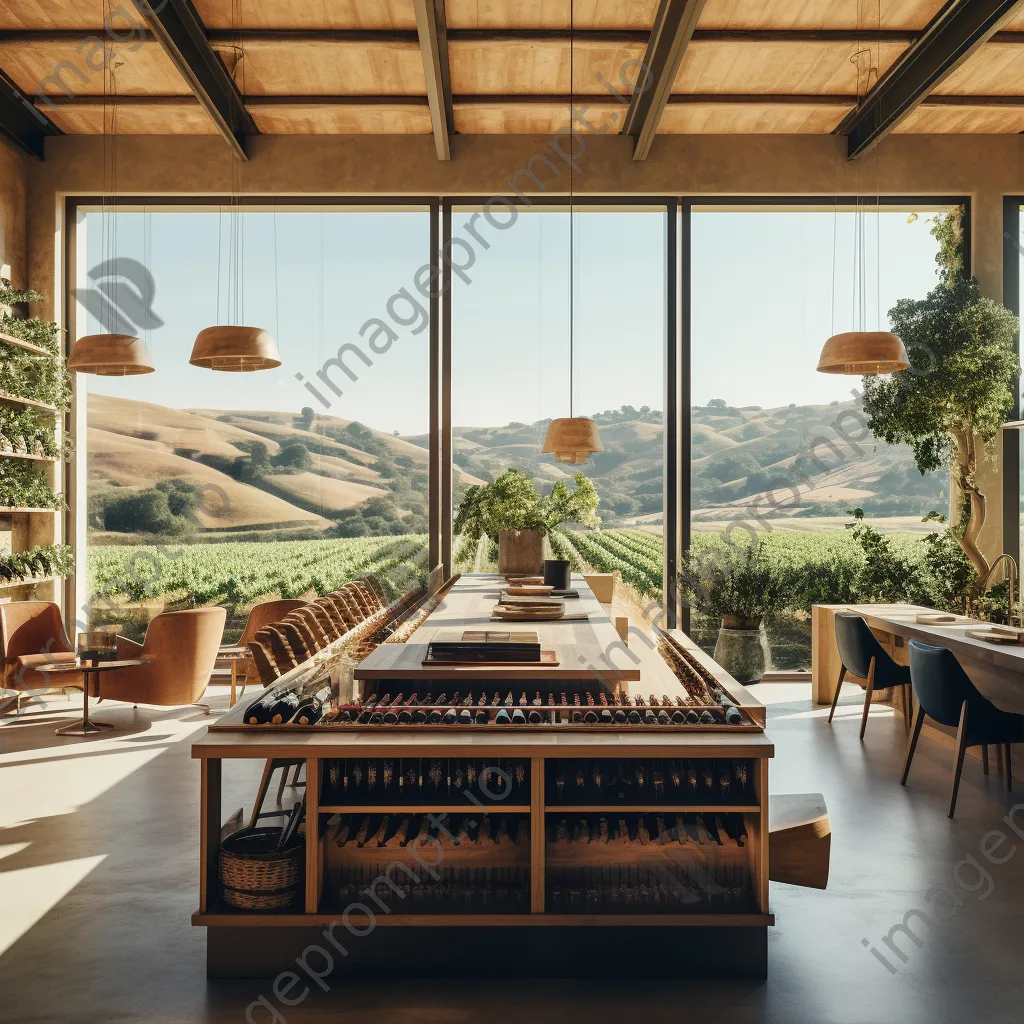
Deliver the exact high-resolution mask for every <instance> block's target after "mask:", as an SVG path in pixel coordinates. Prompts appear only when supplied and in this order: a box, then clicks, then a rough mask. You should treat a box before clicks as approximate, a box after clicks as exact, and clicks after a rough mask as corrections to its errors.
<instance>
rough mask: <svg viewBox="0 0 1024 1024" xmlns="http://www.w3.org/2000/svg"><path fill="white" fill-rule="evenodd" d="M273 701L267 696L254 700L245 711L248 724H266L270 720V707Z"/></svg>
mask: <svg viewBox="0 0 1024 1024" xmlns="http://www.w3.org/2000/svg"><path fill="white" fill-rule="evenodd" d="M272 707H273V702H272V701H268V700H267V699H266V698H260V699H259V700H254V701H253V702H252V704H250V705H249V708H248V710H247V711H246V712H245V722H246V725H266V724H267V722H269V721H270V709H271V708H272Z"/></svg>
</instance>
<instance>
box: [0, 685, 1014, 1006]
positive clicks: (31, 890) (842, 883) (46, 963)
mask: <svg viewBox="0 0 1024 1024" xmlns="http://www.w3.org/2000/svg"><path fill="white" fill-rule="evenodd" d="M849 690H850V693H849V695H848V696H847V695H846V694H845V693H844V696H843V699H842V704H841V708H840V711H839V713H838V714H837V719H836V722H835V723H834V725H833V726H831V727H830V726H829V725H828V723H827V720H826V718H827V708H826V709H824V710H822V709H815V708H812V707H811V705H810V703H809V701H808V700H807V699H801V698H805V697H806V695H807V694H808V688H806V687H801V686H793V685H785V684H784V685H781V686H773V687H771V688H769V687H767V686H765V687H764V688H763V690H762V696H763V697H769V696H770V697H771V698H772V700H773V701H775V703H772V704H771V706H770V720H769V730H768V731H769V735H770V736H771V738H772V739H773V740H774V741H775V744H776V758H775V761H774V762H773V765H772V770H771V788H772V791H773V792H807V791H819V790H820V791H821V792H823V793H824V794H825V797H826V800H827V803H828V807H829V811H830V813H831V818H832V829H833V841H832V877H831V882H830V885H829V889H828V891H827V892H818V891H811V890H801V889H795V888H791V887H788V886H783V885H773V887H772V909H773V910H774V912H775V914H776V916H777V921H778V923H777V925H776V927H775V928H774V929H772V930H771V934H770V979H769V981H767V982H763V983H753V982H727V983H715V984H712V983H700V982H693V981H673V979H671V978H666V979H665V980H664V981H663V982H655V983H652V982H637V983H634V982H619V981H617V980H615V977H614V974H615V967H614V965H615V957H614V950H611V949H610V950H609V951H608V980H607V981H604V982H598V983H595V982H587V983H585V984H583V983H579V982H577V983H574V982H573V981H572V980H571V979H569V980H566V981H562V982H543V983H540V982H532V981H530V980H529V979H521V978H520V979H517V978H514V977H513V978H511V979H510V980H509V981H507V982H504V983H496V982H493V981H487V982H476V983H474V982H473V981H472V980H466V981H464V982H458V983H453V982H451V981H446V982H443V983H442V982H437V983H429V982H426V983H425V982H422V981H417V982H414V983H412V982H409V983H403V982H401V981H396V982H394V983H389V984H387V985H381V984H379V983H372V984H370V983H366V984H358V983H356V984H353V983H352V982H347V983H345V984H344V985H343V986H342V985H338V986H336V987H335V988H334V989H333V990H332V991H330V992H329V993H326V994H321V995H319V997H318V998H314V997H312V996H310V998H309V999H307V1000H306V1001H305V1002H304V1003H303V1004H302V1006H301V1007H297V1008H293V1009H290V1010H288V1011H286V1012H285V1015H284V1016H283V1017H281V1016H278V1017H276V1018H275V1017H272V1016H271V1015H269V1014H268V1013H266V1012H265V1011H264V1010H262V1009H261V1008H256V1009H254V1010H251V1011H249V1019H250V1021H252V1022H254V1024H261V1022H263V1021H271V1020H276V1021H277V1022H280V1021H281V1020H287V1021H288V1022H301V1024H310V1022H319V1021H328V1020H336V1019H339V1018H340V1017H341V1016H342V1015H344V1020H345V1021H346V1022H347V1024H362V1022H370V1021H373V1022H375V1024H376V1022H381V1021H384V1022H387V1024H392V1022H394V1024H435V1022H437V1024H441V1022H445V1024H448V1022H453V1024H462V1022H470V1021H473V1022H475V1021H479V1020H486V1021H488V1022H495V1021H496V1022H505V1021H509V1022H511V1021H516V1022H520V1021H522V1020H523V1019H529V1020H530V1021H531V1024H547V1022H554V1021H564V1020H567V1019H571V1020H574V1021H577V1020H578V1021H602V1022H603V1021H608V1022H621V1021H623V1020H628V1021H640V1020H642V1021H643V1022H644V1024H661V1022H666V1024H668V1022H670V1021H671V1022H673V1024H676V1022H678V1021H680V1020H684V1021H685V1020H686V1019H689V1020H701V1021H703V1020H712V1019H713V1020H715V1021H726V1022H730V1024H746V1022H755V1021H756V1022H762V1021H763V1022H773V1024H774V1022H779V1024H782V1022H786V1024H826V1022H836V1024H840V1022H841V1024H866V1022H874V1024H889V1022H893V1024H896V1022H899V1024H918V1022H921V1024H924V1022H927V1024H945V1022H951V1024H952V1022H960V1021H971V1022H974V1024H995V1022H1001V1021H1014V1022H1017V1021H1019V1020H1020V1019H1021V1010H1020V1007H1021V1005H1022V1003H1024V991H1022V975H1021V971H1020V962H1021V955H1022V953H1024V929H1022V927H1021V922H1022V920H1024V850H1020V851H1016V852H1014V853H1013V855H1012V856H1011V857H1010V859H1009V860H1007V861H1006V862H1005V863H1003V864H1002V865H998V866H997V865H993V864H990V863H988V862H987V861H986V860H985V859H984V858H983V856H982V852H981V850H982V839H983V836H985V834H986V833H987V832H988V831H989V830H991V829H998V828H1002V830H1003V831H1004V832H1006V833H1007V835H1008V836H1009V839H1008V840H1007V842H1006V843H1005V845H1004V846H1003V847H1002V848H1000V849H999V851H998V853H999V855H1000V856H1005V855H1006V854H1007V853H1009V852H1010V851H1011V850H1016V846H1021V847H1024V838H1019V837H1018V836H1016V835H1015V834H1014V833H1013V832H1012V831H1010V830H1009V829H1008V827H1007V826H1005V825H1002V824H1001V819H1002V818H1003V817H1004V816H1005V815H1006V814H1007V813H1008V812H1009V810H1010V808H1011V807H1013V806H1014V804H1015V803H1017V802H1018V801H1019V802H1020V803H1021V804H1022V807H1021V810H1020V811H1019V812H1018V818H1017V821H1018V822H1019V823H1020V827H1021V829H1022V831H1024V793H1021V794H1020V795H1019V796H1018V797H1017V798H1016V799H1015V797H1014V795H1012V794H1007V793H1006V792H1005V791H1004V789H1003V784H1002V780H1001V779H1000V778H999V777H997V776H990V777H989V778H984V777H983V776H982V774H981V770H980V767H978V764H977V762H974V763H969V764H968V765H967V767H966V768H965V774H964V780H963V784H962V786H961V790H960V803H959V806H958V816H957V819H956V820H955V821H949V820H948V819H947V818H946V813H945V810H946V801H947V795H948V781H949V752H948V751H947V750H945V749H942V748H940V747H939V746H938V745H937V744H935V743H934V742H930V741H928V740H927V739H926V738H923V739H922V743H921V746H920V748H919V751H918V755H917V758H916V761H915V766H914V772H913V774H912V776H911V784H910V786H909V787H908V788H907V789H901V788H900V786H899V784H898V779H899V770H900V765H901V761H902V754H903V748H904V743H905V733H904V731H903V724H902V719H899V720H897V719H896V718H895V717H894V716H892V715H891V714H890V713H889V712H888V711H886V710H885V709H878V710H877V711H876V712H874V713H873V714H872V718H871V721H870V722H869V725H868V735H867V739H866V741H865V743H864V744H863V745H862V744H861V743H860V742H859V741H858V739H857V725H858V721H859V708H860V703H861V697H860V695H861V693H862V691H860V690H859V689H857V688H856V687H851V688H849ZM214 704H215V707H216V708H219V709H223V708H224V707H225V706H226V699H225V696H224V695H223V693H222V692H220V691H217V692H216V693H215V696H214ZM49 707H50V708H51V709H54V710H53V712H52V713H48V714H46V715H42V716H39V715H34V714H30V713H26V714H24V715H23V716H22V718H21V719H20V720H17V719H6V720H5V722H4V724H3V725H0V768H2V773H0V778H2V779H3V783H4V785H3V794H4V796H3V800H2V804H0V824H3V825H4V826H5V830H4V831H3V832H2V833H0V1020H2V1021H18V1022H20V1024H35V1022H40V1024H42V1022H46V1024H63V1022H76V1024H78V1022H85V1024H93V1022H97V1024H99V1022H103V1024H116V1022H121V1021H129V1020H131V1021H145V1022H147V1024H164V1022H168V1024H170V1022H174V1024H183V1022H184V1024H190V1022H241V1021H244V1020H246V1013H247V1007H249V1006H250V1004H252V1003H253V1001H254V1000H256V999H258V997H259V996H260V995H262V994H265V995H268V996H269V995H270V982H255V981H250V982H230V983H225V982H218V983H208V982H207V980H206V977H205V974H204V947H205V934H204V931H203V930H202V929H197V928H192V927H191V926H190V924H189V915H190V914H191V912H192V911H193V910H194V909H195V907H196V902H197V896H196V874H197V869H198V854H197V831H198V809H197V806H198V780H199V769H198V763H197V762H195V761H192V760H191V759H190V757H189V742H190V740H191V738H192V737H193V736H195V735H196V734H198V733H199V732H200V731H201V730H202V729H203V728H205V725H206V724H207V722H208V721H209V719H207V718H206V717H205V716H204V715H202V714H201V713H198V712H196V711H195V709H188V710H172V711H154V710H146V709H140V710H137V711H135V710H132V709H131V708H130V707H127V706H118V705H113V706H108V705H102V706H101V707H100V709H99V711H98V713H97V715H96V717H98V718H100V719H101V720H107V721H110V722H114V723H116V724H117V730H116V732H115V733H114V734H113V735H112V736H109V737H103V738H100V739H93V738H90V739H71V738H58V737H55V736H54V735H53V728H54V726H55V725H57V724H59V723H60V722H64V721H68V720H70V719H71V717H73V709H74V708H75V707H77V701H70V702H64V701H63V700H62V699H61V700H56V701H52V702H50V704H49ZM225 786H226V793H225V801H224V805H225V808H226V809H228V810H231V809H233V808H235V807H237V806H239V805H242V804H243V803H244V802H245V800H246V799H251V794H252V790H253V788H254V786H255V780H254V778H253V777H252V776H251V774H249V775H242V774H240V770H237V771H236V770H231V771H228V770H226V779H225ZM967 856H970V857H972V858H973V860H974V863H975V864H976V865H980V866H982V867H983V868H984V869H985V870H987V872H988V875H987V878H986V877H981V876H979V875H978V873H977V871H976V870H974V868H973V867H972V866H971V864H970V862H966V863H963V862H964V858H965V857H967ZM958 863H960V864H961V866H960V868H959V869H957V865H958ZM957 871H958V875H957V874H955V873H956V872H957ZM957 878H959V881H957ZM989 879H990V881H989ZM979 883H980V887H979ZM939 885H945V886H946V887H948V892H950V893H952V894H954V895H955V896H956V898H957V899H958V900H959V903H955V902H952V901H951V900H950V899H949V898H947V899H945V900H944V901H938V902H936V901H935V897H934V896H933V902H932V903H931V904H929V903H928V902H926V894H927V893H928V892H929V890H931V889H932V887H934V886H939ZM971 890H974V891H971ZM986 894H987V895H986ZM983 896H984V897H985V898H980V897H983ZM913 909H918V910H925V911H929V912H930V914H931V916H932V918H933V919H934V918H935V910H938V912H939V914H940V915H943V916H946V917H949V918H950V919H949V920H948V921H945V922H943V923H941V924H940V925H938V926H937V928H936V929H935V930H930V929H929V928H928V927H927V926H925V925H924V924H922V923H921V922H920V920H917V921H916V922H912V923H915V927H916V931H917V932H918V934H919V935H920V936H921V942H922V945H921V946H920V947H919V946H917V945H915V944H913V943H912V942H910V941H909V940H908V939H907V938H906V936H903V937H901V938H899V939H898V941H899V943H900V946H901V948H903V949H904V950H905V955H906V958H907V961H906V962H905V963H904V962H902V961H900V960H899V959H897V958H896V956H895V955H894V954H892V953H891V951H890V950H888V949H887V948H886V947H885V945H884V944H883V943H882V937H883V936H884V935H885V934H886V933H887V932H888V931H889V929H890V928H892V926H893V925H896V924H898V923H900V922H901V921H902V919H903V916H904V914H905V913H906V912H907V911H910V910H913ZM862 939H867V940H868V942H869V944H870V945H871V946H874V947H875V948H876V949H878V950H879V951H880V952H882V953H883V954H885V955H886V957H887V959H888V960H889V962H890V963H891V964H893V965H894V966H895V967H896V968H898V969H897V970H896V972H895V973H890V972H889V970H888V969H887V968H886V967H885V966H883V965H882V964H881V963H879V962H878V961H877V960H876V959H875V958H874V957H873V956H872V955H871V952H870V951H869V949H867V948H865V946H864V945H863V944H862ZM510 972H514V965H510Z"/></svg>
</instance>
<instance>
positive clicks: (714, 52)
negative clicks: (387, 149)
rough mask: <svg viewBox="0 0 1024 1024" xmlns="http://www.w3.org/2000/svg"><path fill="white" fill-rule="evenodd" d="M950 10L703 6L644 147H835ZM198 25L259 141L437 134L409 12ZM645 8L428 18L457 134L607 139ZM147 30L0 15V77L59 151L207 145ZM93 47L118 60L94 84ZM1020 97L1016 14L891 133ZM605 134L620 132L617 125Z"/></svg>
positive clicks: (562, 7) (457, 8) (1002, 127)
mask: <svg viewBox="0 0 1024 1024" xmlns="http://www.w3.org/2000/svg"><path fill="white" fill-rule="evenodd" d="M169 2H170V3H174V4H178V3H180V2H181V0H169ZM665 2H678V3H679V4H683V3H684V2H685V0H665ZM947 2H949V0H706V2H705V3H704V5H703V9H702V11H701V12H700V17H699V21H698V22H697V28H696V31H695V32H694V33H693V36H692V38H691V39H690V41H689V45H688V46H686V48H685V51H684V53H683V57H682V61H681V64H680V65H679V70H678V73H677V74H676V75H675V78H674V81H673V83H672V86H671V95H669V97H668V100H667V104H666V106H665V109H664V113H663V114H662V115H661V118H660V122H658V131H659V132H660V133H663V134H673V133H697V134H705V133H709V134H731V133H800V134H825V133H828V132H831V131H833V130H834V129H835V128H836V126H837V125H839V123H840V122H841V121H842V120H843V119H844V117H845V116H846V115H847V114H848V113H849V112H850V111H851V110H852V109H853V108H854V107H856V106H857V103H858V97H860V96H863V95H864V93H865V92H866V91H867V90H868V89H869V88H871V86H873V85H874V83H875V82H876V81H877V79H878V78H879V77H880V76H882V75H884V74H885V72H886V71H887V70H888V69H889V68H890V67H891V66H892V65H893V64H894V62H896V61H898V60H899V58H900V57H901V55H902V54H904V52H905V51H906V50H907V48H908V47H909V46H910V45H911V44H912V43H913V42H914V40H915V39H916V38H917V37H918V36H919V35H920V34H921V33H922V31H923V30H924V29H925V28H926V27H927V26H928V25H929V23H930V22H931V21H932V19H933V18H935V16H936V15H937V14H938V13H939V12H940V10H942V8H943V7H944V6H945V5H946V3H947ZM961 2H966V0H961ZM193 6H194V9H195V13H196V14H197V15H198V17H199V19H200V20H201V23H202V25H201V30H204V31H205V34H206V38H207V40H208V42H209V45H210V46H212V48H213V50H214V51H215V53H216V54H217V55H218V56H219V58H220V59H221V60H222V61H223V63H224V65H225V67H226V69H227V71H228V72H229V74H230V75H231V77H232V79H233V80H234V83H235V85H236V86H237V89H238V91H239V92H240V94H241V95H242V97H243V98H244V100H245V104H246V107H247V108H248V110H249V112H250V114H251V115H252V118H253V119H254V121H255V123H256V126H257V127H258V129H259V131H261V132H263V133H273V134H302V135H306V134H412V135H429V134H430V133H431V131H432V130H433V128H432V120H431V112H430V109H429V107H428V104H427V92H428V90H427V80H426V73H425V70H424V68H425V65H424V60H423V56H422V51H421V45H420V39H419V36H418V33H417V21H416V12H415V8H414V0H317V2H311V0H193ZM658 6H659V5H658V0H443V2H442V0H435V3H434V7H435V9H436V10H438V11H442V12H443V18H444V21H443V22H442V23H441V28H442V29H444V28H445V27H446V28H447V54H448V68H447V69H446V71H445V81H444V83H443V84H444V85H445V86H447V82H448V76H450V89H451V100H452V104H451V106H452V112H453V117H454V131H455V132H456V133H461V134H523V133H529V134H547V133H551V132H554V131H556V130H558V129H560V128H564V127H566V126H567V125H568V124H569V119H570V112H569V107H570V93H572V94H574V95H575V97H576V101H577V103H578V104H584V103H589V107H588V109H587V113H586V118H587V120H588V121H589V122H590V124H591V125H592V126H593V127H595V128H601V127H605V126H607V125H609V124H611V123H613V122H612V121H611V120H610V118H611V116H612V115H613V114H617V112H621V113H622V114H623V115H624V112H625V104H626V103H628V98H629V93H630V87H629V83H630V81H631V75H635V71H634V72H631V73H629V74H626V75H625V76H624V78H625V81H624V80H623V76H622V75H621V74H620V72H622V69H623V66H624V65H626V67H627V68H628V67H630V65H628V64H627V62H629V61H638V60H640V59H641V58H643V57H644V55H645V52H646V51H647V44H648V38H649V36H650V33H651V29H652V26H653V25H654V24H655V17H656V14H657V11H658ZM110 11H114V12H115V13H114V14H113V15H112V16H111V17H110V20H109V31H108V32H104V29H103V17H104V12H110ZM126 11H127V12H130V15H131V17H132V19H133V20H132V22H129V21H127V20H126V19H125V17H124V12H126ZM117 12H120V13H117ZM570 19H571V20H572V27H573V32H574V41H573V44H572V52H571V54H570V39H569V27H570ZM143 25H144V22H143V19H142V17H141V16H140V15H138V14H137V12H136V10H135V8H134V7H133V6H132V3H131V0H125V2H124V3H123V4H121V5H120V6H118V5H117V4H115V3H114V2H113V0H105V2H101V3H83V2H81V0H17V2H12V3H9V4H4V5H3V7H2V8H0V70H2V71H3V73H4V74H5V75H6V76H7V78H8V79H9V80H10V81H11V82H12V83H13V85H14V86H15V87H16V88H17V89H18V90H20V91H21V92H22V93H23V94H24V95H25V96H27V97H29V98H30V100H31V102H32V103H34V105H35V106H36V107H37V108H38V109H40V110H41V111H43V113H45V114H46V116H47V117H49V118H50V119H51V121H52V122H53V123H54V124H55V125H56V126H57V127H58V128H60V129H61V130H62V131H64V132H67V133H100V132H103V131H107V132H110V131H117V132H119V133H129V134H141V133H158V134H172V133H173V134H177V133H215V132H217V131H218V128H217V126H216V125H215V123H214V122H213V120H212V119H211V117H210V116H209V115H208V114H207V112H206V109H204V107H203V106H202V105H200V102H199V100H198V99H197V98H196V97H195V96H194V95H193V91H192V87H191V86H190V84H189V82H188V81H186V79H185V77H183V75H182V74H181V73H180V71H179V70H178V67H180V66H181V65H180V62H179V64H178V65H177V66H176V64H175V62H174V61H173V60H172V59H171V58H170V57H169V56H168V54H167V52H165V50H164V48H163V46H162V45H161V42H160V41H159V40H158V39H157V38H156V36H154V35H153V34H152V33H151V32H146V31H144V29H143ZM90 37H91V40H92V41H91V42H90ZM101 37H103V38H106V40H107V43H108V45H109V49H110V51H111V52H112V54H113V56H112V58H111V59H110V60H109V62H108V67H106V68H104V67H103V61H102V59H101V57H102V52H103V51H102V50H101V49H100V44H99V40H100V38H101ZM203 45H205V44H203ZM633 66H634V67H635V65H633ZM570 68H571V74H570ZM570 78H571V80H570ZM608 83H611V84H610V85H609V84H608ZM1022 83H1024V14H1022V13H1020V11H1019V9H1018V11H1017V12H1016V13H1014V14H1013V15H1012V16H1011V17H1010V18H1009V20H1007V21H1005V22H1004V23H1003V24H1002V25H1000V27H999V31H998V32H997V34H996V35H994V36H992V37H991V38H990V39H989V41H987V42H984V43H983V44H982V45H981V46H980V47H979V48H978V50H977V51H976V52H974V53H973V54H972V56H971V57H970V58H969V59H967V60H966V62H965V63H963V64H962V65H961V66H960V67H959V68H958V69H957V70H956V71H954V72H953V73H952V74H950V75H949V76H948V77H946V78H945V80H943V81H941V82H940V84H939V85H938V86H937V87H935V88H934V89H933V90H932V92H931V95H930V96H928V97H926V98H925V100H924V102H923V103H922V104H921V105H920V106H918V107H917V108H916V109H915V110H913V111H912V112H911V113H910V114H909V115H908V116H907V117H906V118H905V119H904V120H903V121H902V122H901V123H900V124H899V125H898V126H897V127H896V129H895V130H896V131H900V132H928V133H935V132H955V133H994V132H999V133H1015V132H1022V131H1024V86H1022ZM229 84H230V83H229ZM609 88H611V89H614V90H615V91H616V92H618V93H620V94H621V95H622V99H621V101H618V100H616V99H615V98H613V97H611V96H609V92H608V90H609ZM614 122H617V123H618V124H619V125H621V124H622V118H620V117H619V116H616V117H615V118H614ZM577 127H578V128H579V129H580V130H588V129H587V127H586V126H585V125H584V124H582V123H580V122H577ZM606 130H607V129H606Z"/></svg>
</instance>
